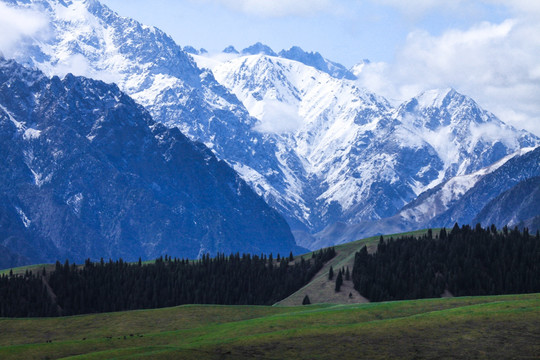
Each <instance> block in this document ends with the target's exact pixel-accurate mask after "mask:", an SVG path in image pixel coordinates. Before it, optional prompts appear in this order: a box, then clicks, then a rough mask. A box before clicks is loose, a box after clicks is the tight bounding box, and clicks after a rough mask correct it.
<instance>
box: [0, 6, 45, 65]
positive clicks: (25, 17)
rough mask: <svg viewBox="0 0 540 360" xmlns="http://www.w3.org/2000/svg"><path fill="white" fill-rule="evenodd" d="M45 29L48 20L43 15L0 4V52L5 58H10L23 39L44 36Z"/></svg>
mask: <svg viewBox="0 0 540 360" xmlns="http://www.w3.org/2000/svg"><path fill="white" fill-rule="evenodd" d="M47 27H48V19H47V17H46V16H44V15H43V14H40V13H38V12H35V11H31V10H26V9H16V8H13V7H10V6H8V5H6V4H5V3H3V2H0V34H2V35H0V51H1V52H2V53H3V55H4V56H5V57H11V55H12V53H13V51H15V50H16V49H17V48H19V46H20V43H21V42H22V41H24V39H25V38H27V37H32V36H41V35H44V33H46V32H47V31H46V30H47Z"/></svg>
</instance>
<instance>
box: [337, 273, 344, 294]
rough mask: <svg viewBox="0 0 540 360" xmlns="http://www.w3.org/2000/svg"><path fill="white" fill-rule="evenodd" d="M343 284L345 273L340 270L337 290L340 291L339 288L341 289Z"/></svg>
mask: <svg viewBox="0 0 540 360" xmlns="http://www.w3.org/2000/svg"><path fill="white" fill-rule="evenodd" d="M341 285H343V275H342V273H341V270H340V271H339V272H338V274H337V278H336V288H335V290H336V292H339V290H340V289H341Z"/></svg>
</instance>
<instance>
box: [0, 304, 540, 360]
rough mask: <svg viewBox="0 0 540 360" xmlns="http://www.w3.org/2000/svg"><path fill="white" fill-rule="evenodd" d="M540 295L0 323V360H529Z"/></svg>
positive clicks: (192, 309) (538, 341)
mask: <svg viewBox="0 0 540 360" xmlns="http://www.w3.org/2000/svg"><path fill="white" fill-rule="evenodd" d="M538 354H540V294H529V295H507V296H494V297H468V298H448V299H429V300H416V301H399V302H387V303H370V304H348V305H311V306H303V307H280V306H277V307H276V306H274V307H261V306H199V305H197V306H194V305H190V306H180V307H174V308H167V309H157V310H143V311H132V312H120V313H109V314H95V315H84V316H74V317H65V318H45V319H0V359H60V358H69V359H113V358H114V359H173V358H182V359H248V358H260V359H285V358H289V359H387V358H401V359H418V358H422V359H427V358H429V359H454V358H463V359H465V358H468V359H474V358H478V359H511V358H520V359H535V358H538Z"/></svg>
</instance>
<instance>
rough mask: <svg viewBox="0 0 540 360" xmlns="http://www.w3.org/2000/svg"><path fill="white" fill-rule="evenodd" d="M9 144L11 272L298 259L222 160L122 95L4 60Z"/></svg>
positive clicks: (3, 241)
mask: <svg viewBox="0 0 540 360" xmlns="http://www.w3.org/2000/svg"><path fill="white" fill-rule="evenodd" d="M0 138H1V139H2V141H1V143H0V154H1V156H0V164H1V165H0V166H1V167H2V169H7V170H8V171H2V173H1V175H0V189H1V191H0V199H1V204H2V206H1V207H0V229H1V230H0V234H1V235H0V245H1V246H2V247H3V248H6V249H8V250H9V252H6V253H4V254H2V255H3V256H2V258H3V261H4V262H10V265H7V266H14V265H19V264H21V263H42V262H51V261H53V262H54V261H55V260H57V259H65V258H69V259H71V260H73V261H78V262H81V261H84V260H85V259H86V258H91V259H99V258H105V259H108V258H113V259H117V258H123V259H125V260H130V261H134V260H137V259H138V258H139V257H142V258H143V259H152V258H156V257H159V256H161V255H163V254H169V255H170V256H178V257H189V258H197V257H200V256H201V255H204V254H206V253H210V254H215V253H217V252H225V253H233V252H250V253H270V252H274V253H276V252H281V253H282V254H288V253H289V251H295V252H297V251H298V247H296V245H295V243H294V238H293V236H292V234H291V232H290V229H289V226H288V224H287V223H286V222H285V220H284V219H283V218H282V217H281V216H280V215H279V214H278V213H277V211H276V210H274V209H272V208H270V207H269V206H268V205H267V204H266V203H265V202H264V200H263V199H262V198H260V197H259V196H258V195H257V194H255V193H254V192H253V191H252V190H251V188H250V187H249V186H248V185H247V184H246V183H245V182H244V181H243V180H242V179H241V178H240V177H239V176H238V175H237V174H236V173H235V172H234V171H233V170H232V169H231V168H230V167H229V166H228V165H227V164H226V163H225V162H224V161H221V160H218V159H217V158H216V157H215V156H214V155H213V153H212V152H211V151H210V150H209V149H208V148H207V147H206V146H204V145H203V144H200V143H195V142H192V141H191V140H189V139H188V138H186V137H185V136H184V135H182V133H181V132H180V131H179V130H178V129H177V128H176V127H172V128H168V127H165V126H164V125H162V124H159V123H156V122H154V121H153V120H152V118H151V116H150V114H149V113H148V112H147V111H146V110H145V109H144V108H143V107H142V106H140V105H138V104H136V103H135V102H134V101H133V99H131V98H130V97H129V96H127V95H126V94H124V93H122V92H121V91H120V90H119V89H118V87H117V86H116V85H114V84H112V85H111V84H106V83H103V82H101V81H97V80H92V79H87V78H83V77H75V76H73V75H67V76H66V77H64V78H63V79H59V78H58V77H53V78H51V79H49V78H48V77H46V76H44V75H43V74H42V73H40V72H39V71H36V70H31V69H28V68H25V67H23V66H22V65H20V64H18V63H16V62H14V61H12V60H9V61H8V60H0ZM4 265H5V264H4Z"/></svg>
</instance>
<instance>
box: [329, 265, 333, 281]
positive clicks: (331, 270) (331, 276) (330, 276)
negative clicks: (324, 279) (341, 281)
mask: <svg viewBox="0 0 540 360" xmlns="http://www.w3.org/2000/svg"><path fill="white" fill-rule="evenodd" d="M333 278H334V269H333V268H332V266H330V270H329V271H328V280H332V279H333Z"/></svg>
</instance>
